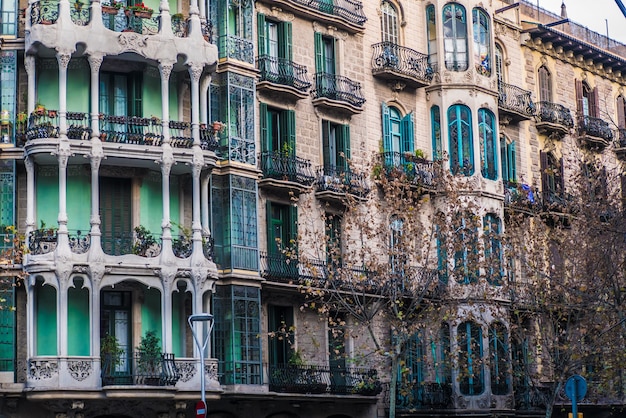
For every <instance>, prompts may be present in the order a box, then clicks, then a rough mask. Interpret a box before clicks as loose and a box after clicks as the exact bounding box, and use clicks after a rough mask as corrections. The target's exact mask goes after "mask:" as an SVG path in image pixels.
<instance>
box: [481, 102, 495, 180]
mask: <svg viewBox="0 0 626 418" xmlns="http://www.w3.org/2000/svg"><path fill="white" fill-rule="evenodd" d="M478 141H479V145H480V172H481V173H482V175H483V177H484V178H486V179H490V180H495V179H497V178H498V162H497V157H498V148H497V145H496V118H495V116H494V115H493V113H491V112H490V111H489V110H487V109H478Z"/></svg>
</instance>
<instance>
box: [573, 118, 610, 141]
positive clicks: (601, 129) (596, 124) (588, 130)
mask: <svg viewBox="0 0 626 418" xmlns="http://www.w3.org/2000/svg"><path fill="white" fill-rule="evenodd" d="M578 133H579V134H580V135H584V136H590V137H594V138H599V139H600V142H601V143H604V145H608V143H609V142H610V141H611V140H612V139H613V130H612V129H611V126H610V125H609V124H608V122H605V121H604V120H602V119H600V118H594V117H591V116H587V115H579V116H578ZM594 142H597V141H594Z"/></svg>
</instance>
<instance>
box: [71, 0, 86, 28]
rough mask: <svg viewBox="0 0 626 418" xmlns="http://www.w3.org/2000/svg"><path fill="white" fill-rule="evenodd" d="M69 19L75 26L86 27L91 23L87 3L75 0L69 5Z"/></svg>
mask: <svg viewBox="0 0 626 418" xmlns="http://www.w3.org/2000/svg"><path fill="white" fill-rule="evenodd" d="M70 18H71V19H72V22H73V23H74V24H75V25H77V26H87V25H88V24H89V22H90V21H91V9H90V8H89V2H87V3H81V2H80V1H78V0H75V1H74V2H73V3H71V4H70Z"/></svg>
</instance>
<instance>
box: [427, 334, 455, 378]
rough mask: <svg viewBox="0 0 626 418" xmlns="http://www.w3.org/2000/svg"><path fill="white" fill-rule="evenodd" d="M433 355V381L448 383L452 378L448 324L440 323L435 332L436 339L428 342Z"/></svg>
mask: <svg viewBox="0 0 626 418" xmlns="http://www.w3.org/2000/svg"><path fill="white" fill-rule="evenodd" d="M430 350H431V355H432V357H433V363H434V371H435V382H436V383H450V381H451V380H452V373H451V367H450V365H451V358H450V325H448V324H447V323H445V322H444V323H442V324H441V327H440V328H439V330H438V332H437V338H436V340H431V342H430Z"/></svg>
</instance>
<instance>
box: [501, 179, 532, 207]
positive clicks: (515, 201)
mask: <svg viewBox="0 0 626 418" xmlns="http://www.w3.org/2000/svg"><path fill="white" fill-rule="evenodd" d="M504 208H505V209H507V210H511V211H515V212H521V213H525V214H528V215H532V214H536V213H539V212H540V211H541V197H540V194H539V191H538V190H537V188H535V187H532V186H529V185H527V184H520V183H511V182H504Z"/></svg>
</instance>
